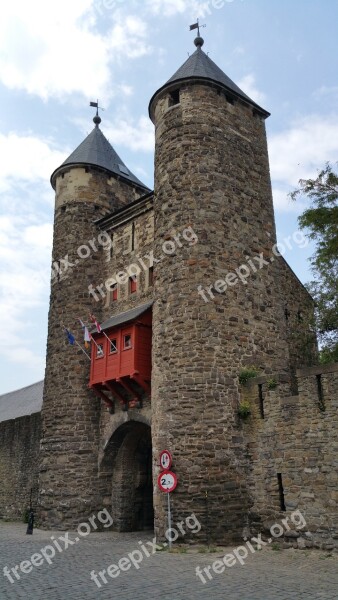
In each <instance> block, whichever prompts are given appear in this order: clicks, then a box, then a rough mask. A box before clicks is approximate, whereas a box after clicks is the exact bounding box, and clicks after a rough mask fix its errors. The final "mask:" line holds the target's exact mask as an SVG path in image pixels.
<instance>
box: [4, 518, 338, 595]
mask: <svg viewBox="0 0 338 600" xmlns="http://www.w3.org/2000/svg"><path fill="white" fill-rule="evenodd" d="M52 535H53V536H54V538H55V540H57V538H58V537H59V536H64V535H65V534H64V533H62V532H55V531H54V532H46V531H41V530H38V529H35V530H34V534H33V536H27V535H26V526H25V525H24V524H20V523H1V522H0V599H1V600H16V599H21V598H24V599H25V600H42V599H43V600H64V599H65V598H66V599H68V598H69V599H71V600H87V599H88V600H89V599H90V600H94V599H95V600H96V599H97V598H103V599H108V598H109V599H112V598H114V599H115V598H117V599H118V600H143V599H145V598H147V599H149V598H151V599H153V598H154V599H156V600H169V599H170V600H183V599H185V600H195V599H208V600H218V599H222V600H224V599H227V600H273V599H276V600H296V599H297V600H298V599H303V598H304V599H305V598H306V599H307V600H336V599H337V598H338V574H337V572H338V557H337V555H333V556H330V554H328V553H327V552H324V551H323V552H322V551H319V550H317V551H313V550H304V551H303V550H282V551H274V550H273V549H272V547H268V548H264V549H263V550H261V551H257V552H255V553H254V554H251V555H250V557H248V559H247V560H246V562H245V564H244V565H243V566H241V565H240V564H235V565H234V566H233V567H231V568H229V567H227V568H226V569H225V572H224V573H222V574H218V575H217V574H215V573H214V572H213V571H211V573H212V575H213V579H212V580H211V581H209V580H208V582H207V583H205V584H204V585H203V583H202V582H201V581H200V580H199V579H198V578H197V576H196V567H197V566H199V567H200V568H201V569H203V568H205V567H207V566H208V565H210V564H211V563H213V562H214V561H216V560H219V559H220V558H221V557H222V556H224V554H225V553H229V552H231V548H229V549H222V550H217V552H215V553H214V552H212V553H205V552H204V553H200V552H197V550H196V549H191V550H190V549H189V550H188V552H186V553H184V552H179V553H176V552H175V553H174V552H172V553H168V552H167V551H162V552H157V553H156V554H154V555H152V554H151V552H152V548H151V545H150V544H149V542H150V541H151V540H152V537H151V536H150V535H149V534H148V533H143V532H141V533H131V534H118V533H114V532H104V533H91V534H90V535H89V536H88V537H86V538H81V539H80V540H79V541H78V542H77V543H74V544H73V545H71V546H70V547H68V548H67V549H63V551H62V552H58V551H57V550H56V554H55V557H54V558H53V559H51V560H52V564H51V565H48V564H46V561H44V563H43V564H42V565H40V566H34V567H33V568H32V571H31V572H30V573H26V574H25V573H23V572H22V571H20V570H18V574H19V576H20V580H17V579H15V576H14V575H13V572H11V576H12V577H13V579H15V581H14V583H10V582H9V580H8V578H7V577H5V576H4V571H3V570H4V567H5V566H8V567H9V568H11V567H15V565H19V564H20V563H21V562H22V561H25V560H30V558H31V556H32V555H33V554H34V553H39V552H40V550H41V548H43V547H45V546H47V545H49V544H51V543H52V541H51V536H52ZM69 537H70V539H71V540H74V539H75V537H76V533H71V534H69ZM139 541H142V542H143V547H144V548H147V549H148V553H150V554H151V556H149V557H146V556H145V551H144V550H143V549H142V546H141V545H140V544H139ZM147 542H148V545H147ZM58 543H59V547H60V548H61V549H62V548H64V545H65V542H63V541H59V542H58ZM136 550H138V551H139V553H141V554H142V553H143V557H144V558H143V560H142V562H141V563H140V565H139V569H136V568H135V567H134V566H133V565H132V566H131V567H129V570H125V571H120V574H117V570H115V571H113V574H115V575H116V574H117V576H116V577H115V578H114V579H112V578H111V577H110V576H109V575H108V574H107V573H106V574H105V577H106V578H107V583H106V584H104V583H102V587H101V588H98V587H97V585H96V584H95V582H94V581H92V580H91V578H90V573H91V571H92V570H95V572H96V573H98V572H99V571H102V570H103V569H106V570H107V568H108V566H109V565H111V564H117V563H118V562H119V561H120V559H121V558H122V557H127V556H128V553H130V552H133V551H136ZM50 553H52V551H51V550H50ZM134 556H135V557H137V556H139V555H137V554H134ZM35 560H36V561H37V559H35ZM37 562H38V561H37ZM122 565H125V566H127V562H126V561H125V562H124V563H123V562H122ZM31 566H32V565H31ZM23 568H24V569H25V570H27V569H28V568H29V565H28V566H27V565H24V566H23ZM218 568H219V567H218ZM204 573H205V572H204Z"/></svg>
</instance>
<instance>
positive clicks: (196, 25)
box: [190, 23, 198, 31]
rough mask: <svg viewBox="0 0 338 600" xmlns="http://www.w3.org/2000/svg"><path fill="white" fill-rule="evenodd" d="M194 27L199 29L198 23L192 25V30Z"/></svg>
mask: <svg viewBox="0 0 338 600" xmlns="http://www.w3.org/2000/svg"><path fill="white" fill-rule="evenodd" d="M193 29H198V23H194V24H193V25H190V31H192V30H193Z"/></svg>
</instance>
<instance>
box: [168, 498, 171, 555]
mask: <svg viewBox="0 0 338 600" xmlns="http://www.w3.org/2000/svg"><path fill="white" fill-rule="evenodd" d="M168 532H169V537H168V541H169V550H171V511H170V492H168Z"/></svg>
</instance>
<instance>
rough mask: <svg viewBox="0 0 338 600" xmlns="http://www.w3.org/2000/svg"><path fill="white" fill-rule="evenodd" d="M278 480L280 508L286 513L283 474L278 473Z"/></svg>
mask: <svg viewBox="0 0 338 600" xmlns="http://www.w3.org/2000/svg"><path fill="white" fill-rule="evenodd" d="M277 480H278V491H279V506H280V510H282V511H283V512H285V511H286V507H285V497H284V488H283V479H282V474H281V473H277Z"/></svg>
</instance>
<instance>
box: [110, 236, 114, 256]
mask: <svg viewBox="0 0 338 600" xmlns="http://www.w3.org/2000/svg"><path fill="white" fill-rule="evenodd" d="M110 241H111V243H110V248H109V256H110V258H111V259H112V258H113V256H114V238H113V234H112V233H111V234H110Z"/></svg>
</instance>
